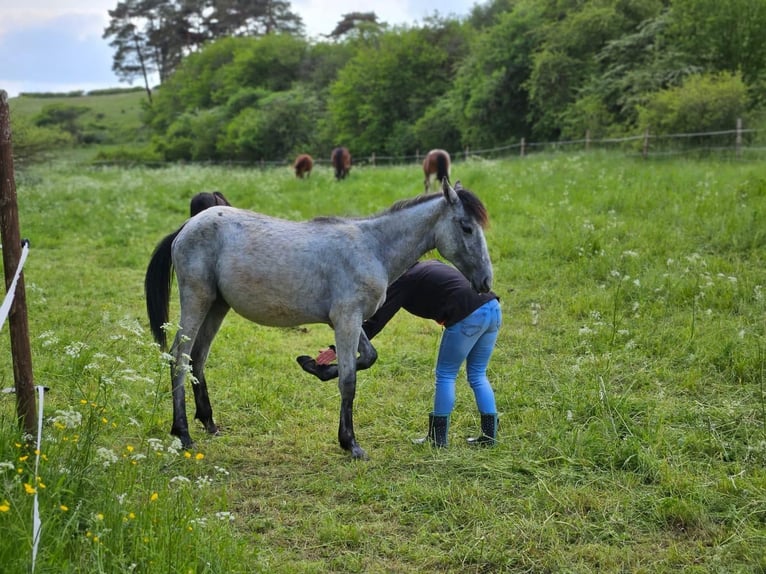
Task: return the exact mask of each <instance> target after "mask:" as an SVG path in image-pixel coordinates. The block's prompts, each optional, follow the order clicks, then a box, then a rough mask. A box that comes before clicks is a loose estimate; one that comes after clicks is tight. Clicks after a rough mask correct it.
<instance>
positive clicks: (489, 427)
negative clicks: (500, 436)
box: [467, 413, 497, 446]
mask: <svg viewBox="0 0 766 574" xmlns="http://www.w3.org/2000/svg"><path fill="white" fill-rule="evenodd" d="M467 440H468V444H470V445H471V446H495V444H497V413H491V414H483V413H482V415H481V436H477V437H475V438H469V439H467Z"/></svg>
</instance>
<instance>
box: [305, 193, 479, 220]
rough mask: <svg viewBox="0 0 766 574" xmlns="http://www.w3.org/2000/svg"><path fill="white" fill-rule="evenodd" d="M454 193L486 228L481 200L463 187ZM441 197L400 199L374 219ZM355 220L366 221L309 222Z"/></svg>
mask: <svg viewBox="0 0 766 574" xmlns="http://www.w3.org/2000/svg"><path fill="white" fill-rule="evenodd" d="M455 192H456V193H457V196H458V199H460V203H462V204H463V209H465V212H466V213H467V214H468V216H469V217H471V218H473V219H475V220H476V221H477V222H478V223H479V225H481V226H482V228H486V227H487V226H488V225H489V213H487V208H486V207H485V206H484V204H483V203H482V202H481V200H480V199H479V198H478V197H477V196H476V194H475V193H474V192H472V191H470V190H468V189H465V188H463V187H458V188H457V189H455ZM443 196H444V194H443V193H442V192H441V191H437V192H434V193H427V194H421V195H418V196H416V197H413V198H410V199H401V200H399V201H397V202H396V203H394V204H393V205H392V206H391V207H389V208H388V209H386V210H384V211H381V212H380V213H378V214H377V215H376V216H375V217H381V216H383V215H386V214H387V213H395V212H397V211H402V210H404V209H408V208H410V207H413V206H415V205H420V204H421V203H426V202H427V201H434V200H436V199H439V198H441V197H443ZM355 219H357V220H358V219H366V218H364V217H361V218H360V217H356V218H348V217H337V216H334V215H329V216H326V215H320V216H318V217H315V218H313V219H312V220H311V221H312V222H313V223H343V222H345V221H350V220H355Z"/></svg>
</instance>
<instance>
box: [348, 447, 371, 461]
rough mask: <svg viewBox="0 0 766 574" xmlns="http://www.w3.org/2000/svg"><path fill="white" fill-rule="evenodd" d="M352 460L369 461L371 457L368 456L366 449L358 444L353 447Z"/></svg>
mask: <svg viewBox="0 0 766 574" xmlns="http://www.w3.org/2000/svg"><path fill="white" fill-rule="evenodd" d="M351 458H353V459H354V460H369V458H370V457H369V456H367V453H366V452H364V449H363V448H362V447H361V446H359V445H358V444H357V445H354V446H352V447H351Z"/></svg>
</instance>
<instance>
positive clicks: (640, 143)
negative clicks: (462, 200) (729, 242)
mask: <svg viewBox="0 0 766 574" xmlns="http://www.w3.org/2000/svg"><path fill="white" fill-rule="evenodd" d="M756 131H757V130H754V129H753V130H746V129H744V128H743V124H742V118H737V120H736V126H735V128H734V129H733V130H721V131H713V132H695V133H679V134H653V133H652V132H651V131H650V129H649V128H645V129H644V132H643V133H642V134H641V135H634V136H625V137H620V138H602V139H594V138H593V137H592V135H591V131H590V130H586V131H585V137H584V138H583V139H580V140H561V141H550V142H530V141H527V139H526V138H524V137H522V138H521V139H520V140H519V142H518V143H514V144H508V145H505V146H500V147H494V148H485V149H471V148H470V147H468V146H466V147H465V148H463V149H462V150H460V152H459V153H453V156H454V157H461V156H462V158H463V159H464V160H468V159H470V158H471V157H481V156H498V155H500V154H501V153H502V152H511V151H513V150H514V149H518V156H519V157H526V156H527V155H529V153H530V151H531V150H532V149H535V148H537V149H543V148H548V149H554V150H559V149H562V148H570V149H572V150H576V149H581V150H584V151H586V152H587V151H591V149H592V148H593V147H595V146H596V145H601V146H606V145H620V144H628V145H630V144H635V145H636V146H637V147H640V153H641V157H643V158H644V159H649V156H650V155H651V154H652V142H653V141H661V140H683V139H686V140H689V139H693V138H697V139H700V138H705V137H727V136H728V137H731V136H733V146H726V149H733V150H734V154H735V156H736V157H737V158H740V157H742V150H743V149H744V147H743V145H744V140H743V135H744V134H747V133H755V132H756ZM715 149H721V148H720V147H719V148H715ZM505 155H506V156H510V155H511V154H510V153H506V154H505ZM424 157H425V154H421V152H420V150H417V151H416V152H415V155H414V156H383V155H378V154H377V153H375V152H372V153H371V154H370V156H369V158H368V159H367V163H368V164H369V165H372V166H376V165H377V164H378V163H382V162H387V163H396V162H407V161H412V160H414V161H415V163H418V162H419V161H420V160H422V159H423V158H424ZM262 163H263V162H262ZM266 163H270V164H280V163H282V162H278V161H275V162H266ZM319 163H321V160H319Z"/></svg>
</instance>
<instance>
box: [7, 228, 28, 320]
mask: <svg viewBox="0 0 766 574" xmlns="http://www.w3.org/2000/svg"><path fill="white" fill-rule="evenodd" d="M28 254H29V243H27V242H26V241H25V242H24V246H23V247H22V248H21V258H20V259H19V266H18V267H16V274H15V275H14V276H13V281H11V286H10V287H9V288H8V292H7V293H6V294H5V299H4V300H3V304H2V306H0V330H1V329H2V328H3V325H5V320H6V319H7V318H8V313H9V312H10V310H11V305H13V298H14V297H15V296H16V284H17V283H18V282H19V277H20V276H21V270H22V269H23V268H24V263H25V262H26V260H27V255H28Z"/></svg>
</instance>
